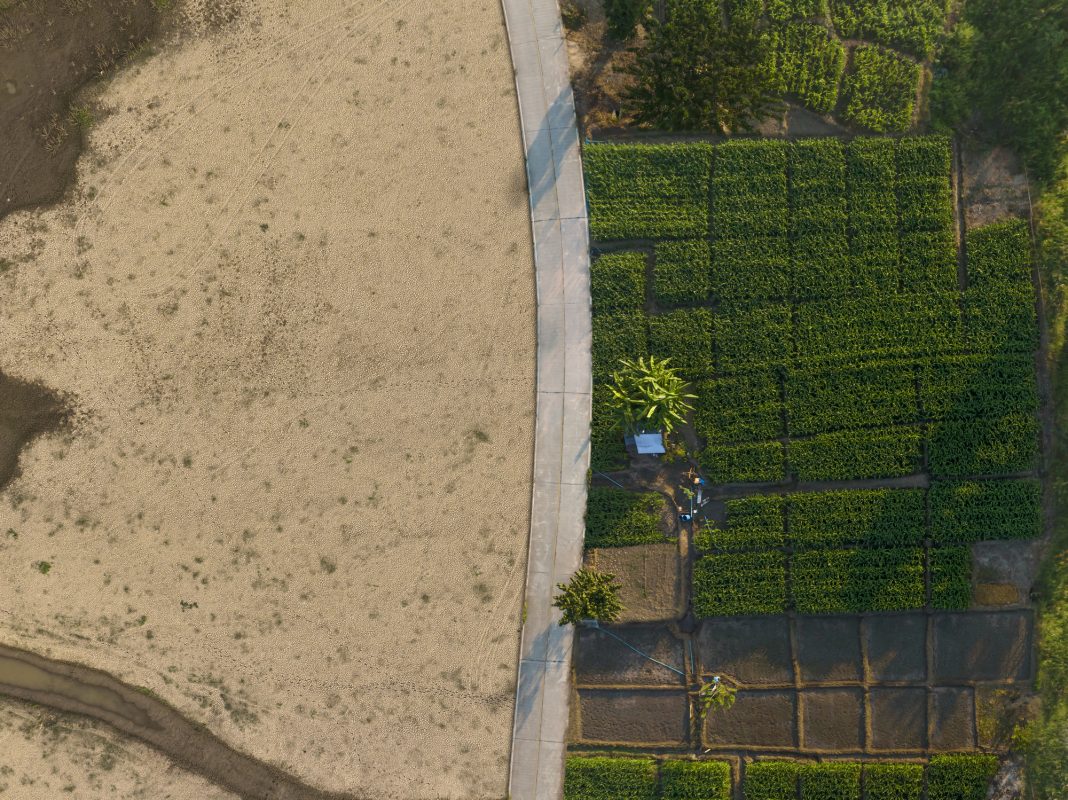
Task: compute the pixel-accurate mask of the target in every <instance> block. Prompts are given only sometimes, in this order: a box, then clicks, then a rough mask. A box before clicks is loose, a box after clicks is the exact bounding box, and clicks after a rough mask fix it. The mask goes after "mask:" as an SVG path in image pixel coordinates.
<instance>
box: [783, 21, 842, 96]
mask: <svg viewBox="0 0 1068 800" xmlns="http://www.w3.org/2000/svg"><path fill="white" fill-rule="evenodd" d="M767 35H768V46H769V50H770V52H771V54H772V64H771V69H772V74H773V76H774V80H775V88H776V89H777V90H778V91H779V92H780V93H782V94H790V95H794V96H796V97H797V98H798V99H799V100H800V101H801V102H802V103H803V104H805V105H806V106H808V107H809V108H811V109H812V110H814V111H818V112H820V113H821V114H827V113H830V111H831V110H832V109H833V108H834V107H835V105H836V104H837V102H838V84H839V82H840V81H841V78H842V70H843V69H844V68H845V61H846V56H845V48H843V47H842V45H841V43H839V42H838V41H837V40H836V39H834V38H833V37H832V36H831V34H830V32H829V31H828V30H827V29H826V28H825V27H824V26H823V25H821V24H819V23H814V22H790V23H787V24H785V25H774V26H772V27H771V29H770V30H769V31H768V34H767Z"/></svg>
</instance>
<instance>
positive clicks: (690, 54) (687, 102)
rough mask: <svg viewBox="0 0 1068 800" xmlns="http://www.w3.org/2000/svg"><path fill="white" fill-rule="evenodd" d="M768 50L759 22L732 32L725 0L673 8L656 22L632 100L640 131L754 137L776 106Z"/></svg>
mask: <svg viewBox="0 0 1068 800" xmlns="http://www.w3.org/2000/svg"><path fill="white" fill-rule="evenodd" d="M767 47H768V45H767V40H766V38H765V37H763V36H761V35H760V33H759V32H758V30H757V28H756V23H755V21H747V20H744V19H739V20H736V21H735V23H734V24H732V25H730V26H727V25H726V24H725V23H724V21H723V16H722V14H721V12H720V7H719V2H718V0H673V2H671V3H670V4H669V6H668V9H667V14H666V18H665V19H664V21H662V22H661V21H659V20H656V19H655V18H653V19H650V21H649V38H648V41H647V42H646V45H645V47H643V48H640V49H638V50H636V51H635V61H634V63H633V64H632V65H631V66H630V67H629V68H628V72H629V73H630V74H631V75H633V76H634V77H635V83H634V85H633V86H632V87H631V88H630V89H629V90H628V92H627V95H626V99H627V100H628V101H629V102H630V103H632V104H633V106H634V110H635V117H636V119H637V121H638V122H639V123H648V124H650V125H654V126H656V127H658V128H663V129H666V130H705V131H714V132H716V133H728V132H731V131H737V130H752V128H753V125H754V124H755V123H756V122H757V121H759V120H760V118H761V117H763V116H765V115H766V114H767V112H768V111H769V110H770V109H771V108H772V107H773V104H774V102H775V100H776V95H775V93H774V91H773V83H772V80H771V78H772V76H771V74H770V71H769V60H768V54H767Z"/></svg>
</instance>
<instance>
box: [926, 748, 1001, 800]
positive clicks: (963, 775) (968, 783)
mask: <svg viewBox="0 0 1068 800" xmlns="http://www.w3.org/2000/svg"><path fill="white" fill-rule="evenodd" d="M997 769H998V758H997V756H993V755H979V754H977V755H948V756H933V757H932V758H931V763H930V765H929V766H928V767H927V798H928V800H985V798H986V790H987V786H988V785H989V784H990V779H991V778H993V777H994V773H995V772H997Z"/></svg>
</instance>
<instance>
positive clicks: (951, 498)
mask: <svg viewBox="0 0 1068 800" xmlns="http://www.w3.org/2000/svg"><path fill="white" fill-rule="evenodd" d="M930 505H931V538H932V539H934V540H935V541H936V542H946V543H961V544H970V543H972V542H978V541H982V540H986V539H1033V538H1036V537H1038V536H1041V535H1042V485H1041V484H1040V483H1039V482H1038V481H1037V480H1010V481H968V482H960V481H935V482H934V483H932V484H931V489H930Z"/></svg>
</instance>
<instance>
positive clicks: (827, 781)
mask: <svg viewBox="0 0 1068 800" xmlns="http://www.w3.org/2000/svg"><path fill="white" fill-rule="evenodd" d="M860 766H861V765H860V764H854V763H842V762H837V763H834V762H828V763H824V764H806V765H805V766H803V767H802V768H801V800H860Z"/></svg>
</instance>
